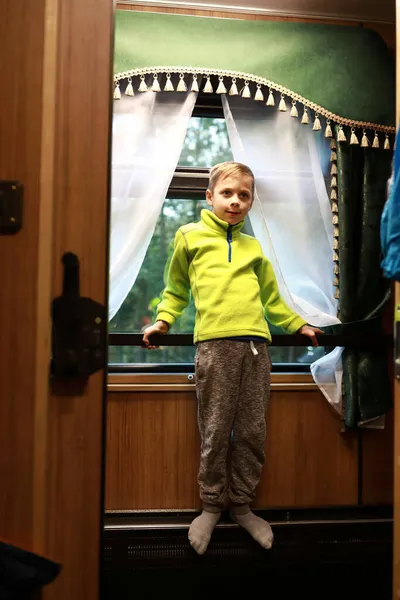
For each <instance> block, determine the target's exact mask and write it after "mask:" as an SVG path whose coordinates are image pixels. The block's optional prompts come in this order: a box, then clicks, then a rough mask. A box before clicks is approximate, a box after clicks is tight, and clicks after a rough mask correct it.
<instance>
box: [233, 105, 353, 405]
mask: <svg viewBox="0 0 400 600" xmlns="http://www.w3.org/2000/svg"><path fill="white" fill-rule="evenodd" d="M222 101H223V107H224V114H225V119H226V123H227V128H228V133H229V139H230V143H231V147H232V152H233V156H234V159H235V160H237V161H239V162H243V163H245V164H247V165H249V166H250V168H251V169H252V170H253V172H254V174H255V177H256V195H255V199H254V205H253V208H252V209H251V211H250V213H249V216H250V221H251V225H252V228H253V231H254V234H255V236H256V238H257V239H258V240H259V242H260V243H261V246H262V248H263V252H264V254H265V255H266V256H267V258H268V259H269V260H270V261H271V263H272V265H273V268H274V270H275V274H276V277H277V280H278V283H279V288H280V292H281V295H282V296H283V298H284V299H285V301H286V302H287V304H288V305H289V306H291V308H293V310H295V311H296V312H297V313H298V314H300V315H301V316H302V317H303V318H304V319H305V320H306V321H307V322H308V323H310V324H311V325H314V326H316V327H321V326H327V325H335V324H337V323H340V321H339V319H338V318H337V317H336V313H337V301H336V300H335V299H334V297H333V293H334V288H333V263H332V255H333V247H332V246H333V226H332V213H331V208H330V202H329V198H328V194H327V191H326V185H325V180H324V172H323V169H324V166H325V167H327V166H328V163H329V143H327V142H326V140H325V139H324V138H323V136H321V135H318V134H316V132H314V131H312V129H311V126H310V127H307V126H304V125H301V124H300V122H299V119H294V118H291V117H290V115H289V113H288V112H286V113H285V112H280V111H279V110H277V109H276V108H272V109H268V108H266V107H265V106H261V107H260V105H259V104H257V103H252V105H251V107H250V106H249V105H248V102H249V101H248V100H246V104H245V103H244V102H243V100H241V98H240V97H231V96H226V95H223V96H222ZM341 355H342V348H336V349H335V350H333V351H332V352H331V353H329V354H327V355H326V356H324V357H322V358H320V359H319V360H317V361H316V362H315V363H314V364H313V365H311V372H312V374H313V377H314V380H315V382H316V383H317V384H318V386H319V387H320V389H321V391H322V392H323V394H324V396H325V397H326V398H327V400H328V401H329V402H330V403H331V404H332V406H333V407H334V408H335V409H336V410H337V411H338V412H340V411H341V383H342V361H341Z"/></svg>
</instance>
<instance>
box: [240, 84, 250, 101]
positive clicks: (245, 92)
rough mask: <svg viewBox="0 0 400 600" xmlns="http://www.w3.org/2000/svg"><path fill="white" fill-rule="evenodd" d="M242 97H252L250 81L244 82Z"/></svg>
mask: <svg viewBox="0 0 400 600" xmlns="http://www.w3.org/2000/svg"><path fill="white" fill-rule="evenodd" d="M242 98H251V92H250V88H249V82H248V81H245V82H244V88H243V90H242Z"/></svg>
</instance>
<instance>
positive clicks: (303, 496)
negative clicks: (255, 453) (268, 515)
mask: <svg viewBox="0 0 400 600" xmlns="http://www.w3.org/2000/svg"><path fill="white" fill-rule="evenodd" d="M357 486H358V452H357V438H356V435H355V434H354V433H351V432H348V433H345V434H343V433H340V426H339V420H338V419H337V418H336V417H335V416H334V415H333V414H332V412H331V410H330V408H329V407H328V405H327V402H326V400H325V398H324V397H323V396H322V394H321V393H320V392H319V390H315V391H314V392H290V391H285V392H275V393H273V394H272V397H271V405H270V409H269V415H268V437H267V443H266V464H265V468H264V473H263V477H262V480H261V483H260V486H259V488H258V492H257V499H256V502H255V506H257V507H267V506H297V507H299V506H325V505H338V504H356V503H357Z"/></svg>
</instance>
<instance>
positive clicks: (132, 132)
mask: <svg viewBox="0 0 400 600" xmlns="http://www.w3.org/2000/svg"><path fill="white" fill-rule="evenodd" d="M196 97H197V94H196V93H195V92H187V93H172V92H166V93H154V92H145V93H141V94H137V95H136V96H134V97H133V98H132V97H128V96H123V97H122V98H121V100H117V101H115V102H114V118H113V133H112V178H111V185H112V189H111V198H112V199H111V242H110V298H109V319H110V320H111V319H112V318H113V316H114V315H115V314H116V313H117V312H118V310H119V308H120V306H121V304H122V303H123V301H124V300H125V298H126V296H127V295H128V293H129V291H130V289H131V288H132V286H133V284H134V283H135V280H136V277H137V275H138V273H139V270H140V267H141V265H142V262H143V259H144V257H145V255H146V252H147V248H148V246H149V243H150V240H151V238H152V235H153V232H154V228H155V226H156V223H157V219H158V217H159V215H160V212H161V207H162V204H163V202H164V199H165V195H166V193H167V190H168V186H169V184H170V181H171V178H172V176H173V173H174V170H175V168H176V165H177V162H178V160H179V156H180V153H181V150H182V145H183V142H184V139H185V135H186V130H187V127H188V123H189V119H190V117H191V115H192V112H193V107H194V104H195V102H196Z"/></svg>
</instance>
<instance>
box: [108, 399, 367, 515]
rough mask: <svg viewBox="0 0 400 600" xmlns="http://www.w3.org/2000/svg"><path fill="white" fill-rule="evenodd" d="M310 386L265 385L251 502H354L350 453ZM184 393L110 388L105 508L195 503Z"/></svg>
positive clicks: (193, 443)
mask: <svg viewBox="0 0 400 600" xmlns="http://www.w3.org/2000/svg"><path fill="white" fill-rule="evenodd" d="M339 430H340V425H339V421H338V419H337V418H336V417H335V416H334V415H333V414H332V412H331V410H330V409H329V407H328V406H327V403H326V400H325V399H324V398H323V396H322V395H321V394H320V392H319V391H318V390H315V391H301V388H300V390H299V391H293V390H292V391H289V390H283V391H279V390H276V389H275V390H273V392H272V396H271V403H270V408H269V411H268V439H267V442H266V464H265V468H264V473H263V476H262V481H261V483H260V486H259V489H258V494H257V500H256V503H255V506H257V507H267V506H268V507H271V506H280V507H282V506H323V505H332V504H354V503H357V484H358V475H357V473H358V453H357V439H356V435H355V434H353V433H346V434H342V433H340V431H339ZM198 457H199V439H198V434H197V424H196V399H195V393H194V392H192V393H190V392H175V393H173V392H164V393H159V394H154V393H146V392H130V393H129V392H112V393H109V399H108V433H107V470H106V509H109V510H111V509H114V510H118V509H122V510H129V509H131V510H142V509H194V508H199V504H200V503H199V499H198V488H197V470H198Z"/></svg>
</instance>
